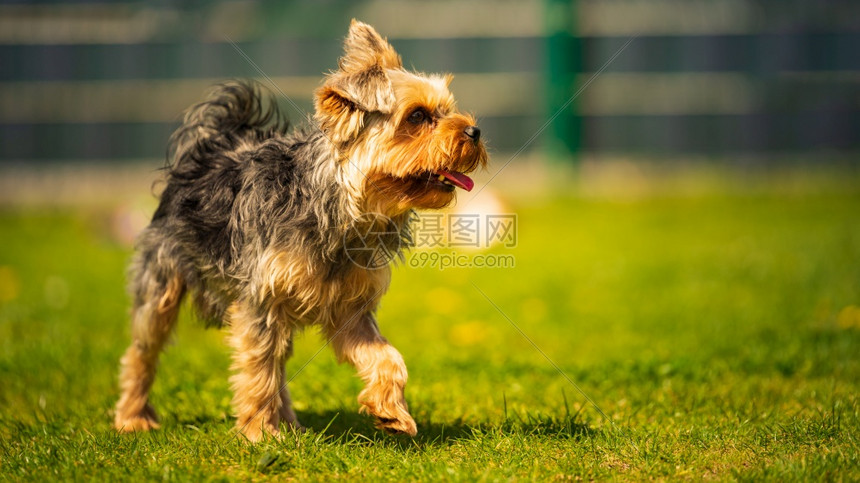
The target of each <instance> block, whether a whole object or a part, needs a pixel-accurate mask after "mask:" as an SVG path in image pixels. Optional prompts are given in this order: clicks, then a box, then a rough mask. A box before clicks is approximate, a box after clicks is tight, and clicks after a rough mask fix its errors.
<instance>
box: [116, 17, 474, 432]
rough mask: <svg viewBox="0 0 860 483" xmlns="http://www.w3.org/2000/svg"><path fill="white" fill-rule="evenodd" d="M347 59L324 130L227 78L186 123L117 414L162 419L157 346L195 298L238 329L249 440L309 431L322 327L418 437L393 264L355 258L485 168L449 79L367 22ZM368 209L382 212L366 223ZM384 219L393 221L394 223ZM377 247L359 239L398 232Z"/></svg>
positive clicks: (333, 86) (236, 382) (206, 312)
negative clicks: (305, 371) (305, 377)
mask: <svg viewBox="0 0 860 483" xmlns="http://www.w3.org/2000/svg"><path fill="white" fill-rule="evenodd" d="M344 48H345V54H344V56H343V57H342V58H341V59H340V62H339V68H338V70H337V71H335V72H332V73H330V74H329V75H328V76H327V77H326V79H325V82H324V84H323V86H322V87H320V88H319V89H318V90H317V92H316V94H315V107H316V111H315V114H314V119H315V121H316V124H317V126H311V127H306V128H302V129H298V130H293V131H290V130H289V129H288V123H287V122H286V121H285V119H284V118H283V117H282V116H281V115H280V114H279V112H278V110H277V107H276V104H275V103H274V102H272V101H271V100H270V99H264V98H263V96H262V95H261V93H260V89H259V88H258V87H257V86H256V85H255V84H252V83H244V82H232V83H225V84H222V85H220V86H218V87H216V88H215V89H214V91H213V92H212V94H211V95H210V96H209V98H208V99H207V100H206V101H204V102H203V103H201V104H198V105H196V106H194V107H192V108H191V109H190V110H189V111H188V112H187V113H186V115H185V119H184V122H183V124H182V126H181V127H180V128H179V129H178V130H177V131H176V132H175V133H174V134H173V136H172V138H171V141H170V149H169V161H170V164H169V169H168V172H167V185H166V188H165V190H164V192H163V193H162V194H161V201H160V204H159V206H158V209H157V210H156V212H155V214H154V215H153V218H152V222H151V224H150V225H149V226H148V227H147V228H146V229H145V230H144V232H143V233H142V234H141V235H140V237H139V238H138V240H137V245H136V249H137V251H136V257H135V260H134V263H133V265H132V271H131V273H132V279H131V291H132V295H133V304H134V305H133V310H132V344H131V346H130V347H129V348H128V350H127V351H126V353H125V355H124V356H123V358H122V361H121V374H120V386H121V392H122V395H121V397H120V400H119V402H118V403H117V406H116V418H115V425H116V427H117V428H118V429H119V430H122V431H137V430H148V429H152V428H157V427H158V423H157V419H156V416H155V412H154V410H153V409H152V407H151V406H150V404H149V391H150V388H151V386H152V382H153V379H154V376H155V370H156V365H157V359H158V354H159V352H160V351H161V350H162V349H163V348H164V344H165V342H166V340H167V339H168V337H169V335H170V333H171V330H172V328H173V326H174V324H175V321H176V315H177V312H178V307H179V305H180V303H181V301H182V300H183V298H184V295H185V294H186V293H189V294H191V297H192V298H193V302H194V306H195V307H196V309H197V311H198V313H199V314H200V316H201V317H202V318H203V319H204V320H206V321H207V322H208V323H209V324H210V325H218V326H220V325H222V324H224V325H227V326H229V330H230V336H229V341H230V344H231V345H232V347H233V348H234V350H235V352H234V356H233V366H232V369H233V371H234V372H235V374H234V376H233V377H232V378H231V382H232V387H233V390H234V392H235V397H234V400H233V404H234V407H235V411H236V417H237V426H238V427H239V428H240V429H241V430H242V432H243V433H244V434H245V436H246V437H247V438H248V439H249V440H251V441H257V440H259V439H260V438H261V437H262V436H263V434H264V433H269V434H272V435H277V434H278V432H279V431H280V428H281V423H285V424H286V425H288V426H289V427H293V428H299V423H298V421H297V420H296V415H295V413H294V412H293V410H292V408H291V404H290V395H289V392H288V391H287V387H286V383H285V370H284V365H285V362H286V360H287V359H288V358H289V357H290V355H291V353H292V336H293V334H294V333H295V332H296V331H297V330H300V329H302V328H304V327H306V326H309V325H314V326H318V327H319V328H320V330H321V331H322V332H323V333H324V334H325V335H326V336H327V337H328V339H329V341H330V343H331V346H332V348H333V349H334V350H335V352H336V354H337V356H338V358H339V360H340V361H346V362H349V363H351V364H353V365H354V366H355V368H356V370H357V371H358V375H359V376H360V377H361V378H362V380H363V381H364V383H365V388H364V390H363V391H362V392H361V393H360V395H359V402H360V404H361V406H362V410H364V411H367V412H369V413H370V414H371V415H373V416H374V417H375V418H376V421H377V426H378V427H380V428H382V429H385V430H387V431H390V432H400V433H406V434H410V435H415V434H416V431H417V428H416V425H415V421H414V420H413V419H412V417H411V416H410V415H409V412H408V409H407V405H406V401H405V399H404V396H403V390H404V387H405V385H406V379H407V373H406V366H405V364H404V362H403V358H402V357H401V355H400V354H399V353H398V352H397V350H396V349H394V347H392V346H391V345H390V344H389V343H388V342H387V341H386V339H385V338H384V337H382V335H380V333H379V329H378V327H377V324H376V320H375V317H374V313H375V311H376V306H377V304H378V302H379V299H380V297H381V296H382V294H383V293H384V292H385V291H386V289H387V287H388V284H389V280H390V274H391V273H390V269H389V267H388V266H387V265H386V266H384V267H382V268H378V267H371V266H370V265H369V264H368V263H365V262H367V260H361V259H358V260H356V258H355V256H352V255H350V253H348V249H349V248H351V247H360V246H364V244H365V243H367V242H368V241H370V242H372V243H376V244H378V245H382V246H381V247H380V248H384V249H386V250H387V251H388V252H392V253H395V254H396V253H398V252H399V250H401V249H402V248H403V247H406V246H408V245H409V242H410V233H409V219H410V216H411V214H412V210H413V209H415V208H441V207H444V206H446V205H448V204H449V203H450V202H451V201H452V200H453V199H454V196H455V195H454V187H455V185H456V186H459V187H461V188H464V189H471V180H469V179H468V177H467V176H465V173H468V172H470V171H472V170H474V169H476V168H477V167H479V166H483V165H485V164H486V161H487V154H486V151H485V149H484V146H483V143H482V142H481V141H480V131H479V130H478V129H477V127H475V120H474V119H473V118H472V117H471V116H468V115H464V114H461V113H459V112H458V111H457V109H456V105H455V102H454V99H453V97H452V96H451V94H450V92H448V88H447V86H448V83H449V82H450V76H444V77H443V76H425V75H421V74H416V73H412V72H408V71H406V70H404V69H403V67H402V64H401V61H400V57H399V56H398V55H397V53H396V52H395V51H394V49H393V48H392V47H391V46H390V45H389V44H388V42H387V41H386V40H385V39H383V38H382V37H380V36H379V34H377V33H376V31H374V30H373V28H372V27H370V26H368V25H366V24H363V23H360V22H356V21H353V23H352V25H351V27H350V31H349V35H348V37H347V39H346V41H345V45H344ZM368 213H373V214H375V215H374V216H366V215H367V214H368ZM380 215H381V216H380ZM386 223H388V224H393V226H394V227H395V228H394V230H393V234H392V235H390V236H388V237H379V238H373V239H371V240H366V239H363V238H361V237H360V236H359V235H358V234H359V233H366V232H367V231H368V230H371V229H376V230H378V231H385V230H384V228H386V226H382V225H385V224H386Z"/></svg>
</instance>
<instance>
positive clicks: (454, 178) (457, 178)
mask: <svg viewBox="0 0 860 483" xmlns="http://www.w3.org/2000/svg"><path fill="white" fill-rule="evenodd" d="M437 173H438V174H441V175H442V176H444V177H446V178H448V181H450V182H452V183H454V185H456V186H458V187H460V188H463V189H464V190H466V191H472V188H474V187H475V182H474V181H472V178H470V177H468V176H466V175H465V174H463V173H458V172H457V171H454V172H453V173H451V172H448V171H445V170H444V169H440V170H439V171H437Z"/></svg>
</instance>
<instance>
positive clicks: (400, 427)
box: [376, 417, 418, 436]
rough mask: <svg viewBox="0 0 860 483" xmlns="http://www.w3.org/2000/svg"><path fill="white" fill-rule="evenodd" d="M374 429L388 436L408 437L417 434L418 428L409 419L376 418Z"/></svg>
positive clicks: (413, 421)
mask: <svg viewBox="0 0 860 483" xmlns="http://www.w3.org/2000/svg"><path fill="white" fill-rule="evenodd" d="M376 427H377V428H379V429H381V430H383V431H385V432H386V433H388V434H407V435H409V436H415V435H416V434H418V426H417V425H416V424H415V420H413V419H412V418H411V417H410V418H409V419H404V420H401V419H389V418H376Z"/></svg>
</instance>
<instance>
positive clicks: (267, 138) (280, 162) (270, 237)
mask: <svg viewBox="0 0 860 483" xmlns="http://www.w3.org/2000/svg"><path fill="white" fill-rule="evenodd" d="M288 127H289V126H288V122H287V121H286V120H285V118H284V117H283V116H282V115H281V114H280V113H279V112H278V109H277V105H276V103H275V102H274V101H273V100H272V99H271V98H266V97H264V96H263V95H261V89H260V87H259V86H258V85H256V84H253V83H251V82H243V81H236V82H229V83H224V84H220V85H219V86H217V87H216V88H215V89H214V91H213V92H212V94H211V95H210V96H209V98H208V99H207V100H206V101H204V102H202V103H200V104H198V105H196V106H193V107H192V108H191V109H189V111H188V112H187V113H186V115H185V119H184V122H183V125H182V126H181V127H180V128H179V129H177V131H176V132H175V133H174V134H173V136H172V137H171V141H170V146H169V149H168V153H169V157H170V158H171V160H172V162H171V163H170V164H169V165H168V169H167V186H166V188H165V189H164V191H163V192H162V194H161V201H160V204H159V207H158V209H157V210H156V212H155V214H154V215H153V218H152V222H151V223H150V225H149V226H148V227H147V228H146V229H145V230H144V232H143V233H142V234H141V235H140V237H139V238H138V241H137V246H136V248H137V258H136V260H135V263H134V264H133V274H132V284H131V289H132V293H133V296H134V297H135V305H139V304H141V303H144V302H145V300H144V297H145V296H146V295H145V293H146V288H147V287H148V286H150V285H151V284H156V285H157V286H160V287H164V286H166V284H167V283H168V281H169V280H170V279H171V277H173V276H175V275H177V274H178V275H179V276H180V278H181V280H182V282H183V283H184V285H185V288H186V289H187V290H189V291H191V292H192V293H193V294H194V300H195V306H196V307H197V309H198V312H199V314H200V316H201V318H203V319H204V320H205V321H206V322H207V324H209V325H220V324H221V323H222V321H223V320H224V315H225V311H226V309H227V308H228V306H229V305H230V303H231V301H232V300H235V299H236V297H238V296H239V295H240V294H242V293H257V292H258V290H259V287H255V286H254V283H255V281H254V277H253V270H254V268H255V267H254V264H255V263H257V262H258V261H259V259H260V258H261V256H262V254H263V253H264V252H266V251H267V250H271V249H283V250H290V251H291V252H300V253H302V254H303V255H304V258H305V259H306V260H309V261H311V263H312V264H313V265H314V266H316V267H317V268H318V269H320V273H325V274H326V277H339V276H343V275H344V274H346V273H347V272H348V271H349V270H361V267H358V266H356V265H355V264H353V263H352V262H351V261H350V259H349V258H348V257H347V254H346V250H345V248H346V247H345V243H344V241H345V235H347V236H346V243H347V245H348V244H349V243H350V238H349V235H348V233H347V230H346V228H347V227H348V226H349V225H350V223H351V222H352V221H353V216H352V215H351V214H350V213H351V211H350V203H351V202H352V200H350V199H349V195H348V194H346V193H345V192H344V190H343V189H342V187H341V185H340V183H339V179H341V177H340V174H341V173H339V170H342V169H343V166H342V163H343V162H344V161H339V160H338V159H336V157H335V156H334V151H333V149H332V146H331V143H330V142H329V141H328V139H326V137H325V136H324V134H323V133H322V132H321V131H320V130H319V129H317V128H315V127H306V128H302V129H298V130H293V131H288ZM395 221H396V222H397V223H398V228H399V230H400V236H401V240H397V243H392V246H395V245H396V246H398V247H401V248H402V247H408V246H409V244H410V240H411V237H410V234H409V223H408V216H404V217H401V218H400V219H398V220H395ZM158 292H160V291H157V292H156V293H158Z"/></svg>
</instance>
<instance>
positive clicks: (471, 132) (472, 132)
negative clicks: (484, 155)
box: [463, 126, 481, 141]
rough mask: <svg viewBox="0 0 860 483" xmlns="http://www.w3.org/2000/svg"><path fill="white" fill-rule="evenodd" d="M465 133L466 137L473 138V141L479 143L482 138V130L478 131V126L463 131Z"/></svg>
mask: <svg viewBox="0 0 860 483" xmlns="http://www.w3.org/2000/svg"><path fill="white" fill-rule="evenodd" d="M463 132H464V133H465V134H466V136H469V137H470V138H472V141H477V140H478V139H480V138H481V130H480V129H478V126H469V127H467V128H466V129H463Z"/></svg>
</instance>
